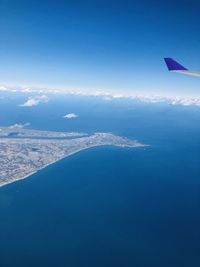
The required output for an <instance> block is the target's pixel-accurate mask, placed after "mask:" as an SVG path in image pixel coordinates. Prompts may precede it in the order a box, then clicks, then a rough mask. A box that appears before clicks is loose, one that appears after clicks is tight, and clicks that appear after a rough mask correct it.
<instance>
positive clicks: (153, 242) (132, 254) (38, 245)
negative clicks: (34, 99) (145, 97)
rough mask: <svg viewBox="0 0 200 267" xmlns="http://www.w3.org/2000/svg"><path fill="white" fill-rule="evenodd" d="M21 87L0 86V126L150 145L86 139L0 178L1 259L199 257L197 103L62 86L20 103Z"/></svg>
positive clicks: (51, 263)
mask: <svg viewBox="0 0 200 267" xmlns="http://www.w3.org/2000/svg"><path fill="white" fill-rule="evenodd" d="M27 97H28V95H27V96H26V95H24V94H23V95H22V94H16V93H12V94H11V93H2V96H1V98H0V126H10V125H13V124H15V123H30V126H28V127H29V128H31V129H38V130H48V131H78V132H86V133H89V134H92V133H94V132H112V133H114V134H116V135H120V136H125V137H128V138H132V139H137V140H138V141H140V142H142V143H145V144H148V145H149V146H148V147H143V148H117V147H110V146H105V147H95V148H92V149H88V150H85V151H81V152H80V153H77V154H74V155H72V156H70V157H67V158H65V159H64V160H61V161H59V162H57V163H55V164H53V165H50V166H48V167H47V168H45V169H43V170H41V171H39V172H38V173H36V174H34V175H32V176H30V177H29V178H27V179H25V180H22V181H18V182H15V183H12V184H9V185H7V186H4V187H1V188H0V267H18V266H19V267H27V266H28V267H32V266H33V267H40V266H42V267H46V266H47V267H55V266H56V267H111V266H113V267H118V266H119V267H133V266H134V267H158V266H159V267H161V266H162V267H169V266H170V267H179V266H180V267H188V266H191V267H199V266H200V107H195V106H180V105H177V106H176V105H169V104H166V103H153V104H150V103H142V102H137V101H133V100H127V99H116V100H105V99H102V98H98V97H80V96H67V95H66V96H59V95H50V96H49V102H48V103H41V104H40V105H38V106H35V107H31V108H25V107H21V106H19V105H20V104H22V103H23V102H24V101H26V98H27ZM67 113H75V114H77V115H78V118H76V119H71V120H69V119H64V118H63V116H64V115H65V114H67Z"/></svg>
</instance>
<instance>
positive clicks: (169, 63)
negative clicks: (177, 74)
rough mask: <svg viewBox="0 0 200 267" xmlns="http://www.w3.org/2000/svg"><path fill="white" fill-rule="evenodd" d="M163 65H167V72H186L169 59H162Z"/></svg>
mask: <svg viewBox="0 0 200 267" xmlns="http://www.w3.org/2000/svg"><path fill="white" fill-rule="evenodd" d="M164 60H165V63H166V64H167V67H168V70H169V71H173V70H188V69H186V68H185V67H183V66H182V65H181V64H179V63H178V62H176V61H175V60H173V59H172V58H170V57H167V58H164Z"/></svg>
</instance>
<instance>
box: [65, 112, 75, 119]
mask: <svg viewBox="0 0 200 267" xmlns="http://www.w3.org/2000/svg"><path fill="white" fill-rule="evenodd" d="M63 118H65V119H75V118H78V115H77V114H75V113H69V114H66V115H64V116H63Z"/></svg>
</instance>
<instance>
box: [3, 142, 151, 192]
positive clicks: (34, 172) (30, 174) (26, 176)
mask: <svg viewBox="0 0 200 267" xmlns="http://www.w3.org/2000/svg"><path fill="white" fill-rule="evenodd" d="M103 146H111V147H119V148H139V147H147V146H149V145H145V144H141V143H139V142H138V143H136V144H135V145H132V146H125V145H108V144H102V145H91V146H88V147H86V148H81V149H77V150H74V151H73V152H70V153H69V154H67V155H65V156H63V157H61V158H59V159H57V160H55V161H52V162H50V163H48V164H46V165H44V166H43V167H42V168H40V169H38V170H36V171H32V172H30V173H29V174H26V175H25V176H22V177H19V178H17V179H15V180H10V181H8V182H4V183H0V189H1V188H2V187H4V186H7V185H9V184H12V183H16V182H18V181H21V180H25V179H27V178H29V177H30V176H32V175H34V174H36V173H38V172H39V171H41V170H43V169H45V168H47V167H48V166H50V165H53V164H54V163H57V162H59V161H61V160H63V159H66V158H68V157H70V156H72V155H74V154H77V153H79V152H81V151H84V150H87V149H90V148H94V147H103Z"/></svg>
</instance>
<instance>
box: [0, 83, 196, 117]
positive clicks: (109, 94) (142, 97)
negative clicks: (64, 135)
mask: <svg viewBox="0 0 200 267" xmlns="http://www.w3.org/2000/svg"><path fill="white" fill-rule="evenodd" d="M0 91H8V92H12V93H16V92H20V93H25V94H29V93H35V94H38V96H36V97H30V98H29V99H28V100H27V101H26V102H25V103H24V104H22V105H20V106H22V107H32V106H36V105H38V104H40V103H46V102H48V97H47V96H46V95H45V94H60V95H62V94H63V95H64V94H65V95H78V96H89V97H101V98H103V99H105V100H114V99H132V100H136V101H141V102H145V103H167V104H170V105H182V106H199V107H200V96H197V97H192V96H186V97H184V96H168V95H167V96H166V95H154V94H138V93H136V92H134V91H129V92H126V91H104V90H95V89H94V90H81V89H74V90H71V89H66V90H64V89H60V90H59V89H55V88H54V89H52V88H34V87H28V86H8V85H0ZM66 118H67V117H66Z"/></svg>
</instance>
